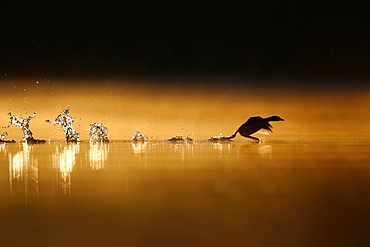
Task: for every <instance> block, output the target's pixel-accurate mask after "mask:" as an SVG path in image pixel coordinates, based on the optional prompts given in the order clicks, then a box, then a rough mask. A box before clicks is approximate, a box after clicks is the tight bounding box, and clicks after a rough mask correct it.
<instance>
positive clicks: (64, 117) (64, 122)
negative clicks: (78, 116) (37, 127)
mask: <svg viewBox="0 0 370 247" xmlns="http://www.w3.org/2000/svg"><path fill="white" fill-rule="evenodd" d="M45 121H46V122H48V123H52V124H59V125H60V126H62V128H63V131H64V134H65V136H66V141H67V142H78V141H80V139H79V138H80V133H78V132H77V131H76V130H75V129H74V127H73V125H72V124H73V121H74V118H72V117H71V116H70V115H69V109H65V110H63V111H62V113H61V114H60V115H59V116H57V117H56V118H55V121H54V122H51V121H50V120H45Z"/></svg>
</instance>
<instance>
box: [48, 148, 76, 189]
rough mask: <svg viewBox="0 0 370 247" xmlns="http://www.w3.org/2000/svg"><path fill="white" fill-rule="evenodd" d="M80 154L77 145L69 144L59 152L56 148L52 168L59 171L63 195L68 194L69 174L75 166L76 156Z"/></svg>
mask: <svg viewBox="0 0 370 247" xmlns="http://www.w3.org/2000/svg"><path fill="white" fill-rule="evenodd" d="M79 152H80V145H79V143H69V144H67V145H66V146H65V147H64V148H63V149H62V150H61V151H59V149H58V148H57V151H56V153H54V154H53V157H52V161H53V167H54V168H56V169H59V171H60V175H61V178H62V182H61V183H62V188H63V190H64V192H65V193H67V189H68V190H69V192H70V185H71V173H72V171H73V167H74V165H75V164H76V155H77V154H78V153H79Z"/></svg>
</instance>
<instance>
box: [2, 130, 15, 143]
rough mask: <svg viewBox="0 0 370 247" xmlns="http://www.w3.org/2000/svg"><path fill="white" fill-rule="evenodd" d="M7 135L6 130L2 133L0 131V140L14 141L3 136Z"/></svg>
mask: <svg viewBox="0 0 370 247" xmlns="http://www.w3.org/2000/svg"><path fill="white" fill-rule="evenodd" d="M7 135H8V132H6V131H5V132H4V133H2V134H1V135H0V142H15V141H14V140H7V139H6V138H5V136H7Z"/></svg>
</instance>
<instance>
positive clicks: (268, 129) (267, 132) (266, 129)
mask: <svg viewBox="0 0 370 247" xmlns="http://www.w3.org/2000/svg"><path fill="white" fill-rule="evenodd" d="M258 132H259V133H261V134H264V135H271V133H272V129H271V128H262V129H260V130H259V131H258Z"/></svg>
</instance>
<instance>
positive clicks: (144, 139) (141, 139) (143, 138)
mask: <svg viewBox="0 0 370 247" xmlns="http://www.w3.org/2000/svg"><path fill="white" fill-rule="evenodd" d="M132 141H133V142H148V141H149V138H148V137H147V136H146V135H144V134H141V133H140V132H139V131H135V132H134V135H133V136H132Z"/></svg>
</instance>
